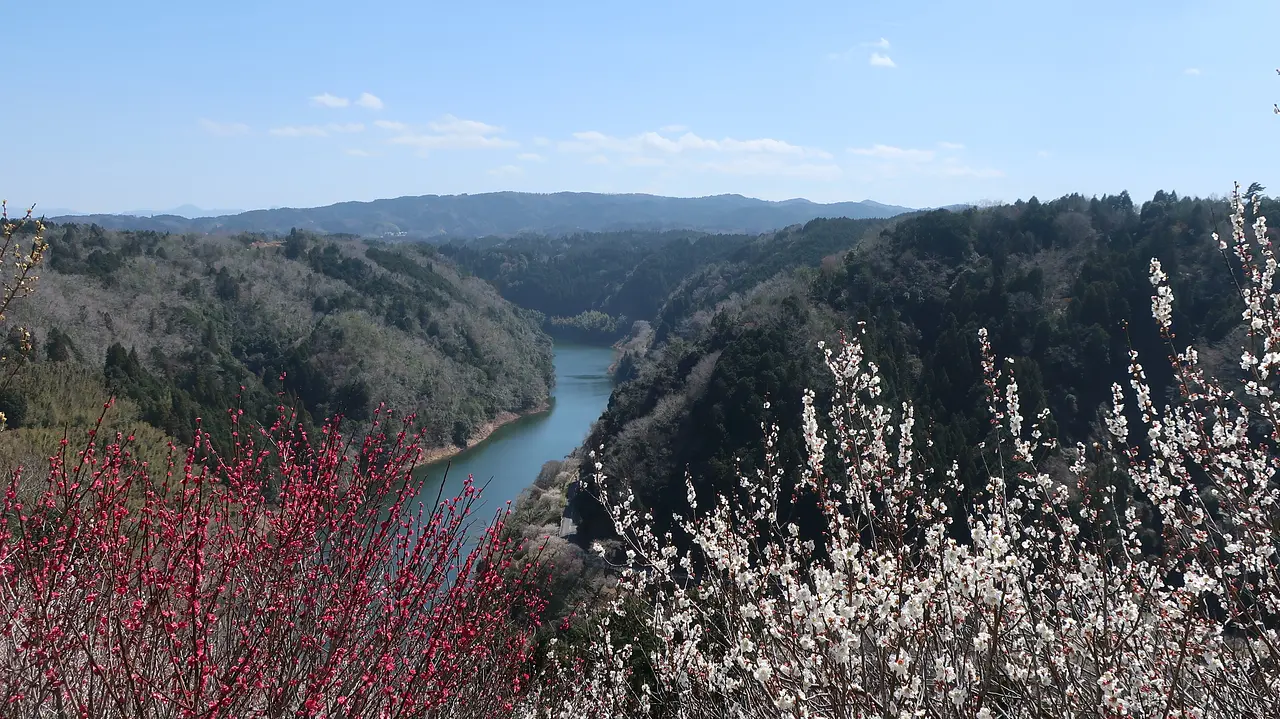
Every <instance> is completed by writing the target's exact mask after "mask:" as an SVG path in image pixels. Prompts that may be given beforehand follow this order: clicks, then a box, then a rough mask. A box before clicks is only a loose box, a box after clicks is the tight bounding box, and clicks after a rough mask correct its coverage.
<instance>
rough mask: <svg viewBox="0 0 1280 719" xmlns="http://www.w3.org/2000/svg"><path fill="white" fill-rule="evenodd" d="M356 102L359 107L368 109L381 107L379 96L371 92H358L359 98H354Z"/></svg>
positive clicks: (379, 108)
mask: <svg viewBox="0 0 1280 719" xmlns="http://www.w3.org/2000/svg"><path fill="white" fill-rule="evenodd" d="M356 104H357V105H359V106H360V107H364V108H368V109H370V110H381V109H382V100H381V98H379V97H378V96H377V95H374V94H373V93H371V92H362V93H360V98H359V99H357V100H356Z"/></svg>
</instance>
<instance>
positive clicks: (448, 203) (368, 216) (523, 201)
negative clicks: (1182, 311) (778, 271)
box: [51, 192, 912, 238]
mask: <svg viewBox="0 0 1280 719" xmlns="http://www.w3.org/2000/svg"><path fill="white" fill-rule="evenodd" d="M911 211H912V209H911V208H907V207H898V206H895V205H885V204H882V203H879V202H874V201H872V200H864V201H861V202H835V203H829V204H823V203H817V202H810V201H809V200H804V199H792V200H784V201H781V202H774V201H768V200H757V199H754V198H750V197H743V196H742V195H714V196H709V197H662V196H658V195H644V194H619V195H611V194H599V193H591V192H558V193H553V194H534V193H525V192H493V193H484V194H478V195H421V196H414V197H397V198H394V199H385V200H373V201H371V202H340V203H337V204H334V205H327V206H324V207H312V208H302V209H295V208H276V209H270V210H251V211H249V212H242V213H239V214H235V215H222V216H217V217H199V218H194V219H190V218H186V217H181V216H178V215H154V216H151V217H137V216H130V215H77V216H64V217H53V218H51V219H53V220H54V221H58V222H77V223H96V224H98V225H100V226H102V227H104V228H107V229H131V230H158V231H169V232H203V233H226V232H270V233H286V232H288V231H289V230H290V229H292V228H297V229H299V230H311V231H314V232H324V233H350V234H354V235H360V236H364V237H378V236H401V237H417V238H430V237H478V236H484V235H518V234H521V233H544V234H568V233H573V232H607V231H617V230H699V231H704V232H744V233H759V232H767V231H770V230H776V229H780V228H783V227H787V226H789V225H795V224H799V223H804V222H808V221H809V220H812V219H815V218H818V217H848V218H850V219H867V218H884V217H893V216H894V215H900V214H903V213H906V212H911Z"/></svg>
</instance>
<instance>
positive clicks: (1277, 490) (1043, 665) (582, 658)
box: [525, 187, 1280, 719]
mask: <svg viewBox="0 0 1280 719" xmlns="http://www.w3.org/2000/svg"><path fill="white" fill-rule="evenodd" d="M1232 203H1233V216H1232V237H1231V238H1230V239H1229V240H1222V241H1221V247H1222V249H1223V251H1224V252H1230V253H1232V254H1233V256H1234V262H1235V263H1236V266H1237V267H1239V268H1240V269H1241V270H1242V271H1243V273H1244V281H1243V282H1242V283H1241V284H1242V285H1243V286H1244V287H1245V289H1244V290H1243V291H1242V298H1243V300H1244V304H1245V310H1244V313H1243V318H1244V320H1245V322H1246V325H1247V327H1248V331H1249V334H1250V341H1251V343H1252V346H1253V348H1252V349H1251V350H1249V351H1245V352H1244V353H1243V355H1242V359H1241V367H1242V368H1243V369H1244V370H1245V372H1246V374H1247V376H1246V377H1245V378H1244V379H1243V381H1242V382H1241V386H1240V388H1239V390H1238V391H1235V392H1232V391H1229V390H1228V389H1227V388H1225V387H1224V386H1223V385H1222V384H1221V383H1220V382H1218V381H1216V380H1214V379H1212V378H1209V377H1207V376H1206V375H1205V372H1204V371H1203V369H1202V367H1201V365H1200V363H1199V357H1198V354H1197V352H1196V351H1195V349H1194V348H1191V347H1187V348H1185V349H1183V350H1181V351H1179V350H1176V349H1175V348H1174V345H1173V332H1172V322H1173V315H1172V307H1173V302H1174V295H1173V291H1172V288H1171V287H1170V285H1169V280H1168V277H1167V276H1166V275H1165V274H1164V272H1163V271H1162V269H1161V267H1160V264H1159V262H1158V261H1156V260H1153V261H1152V263H1151V274H1150V280H1151V283H1152V285H1153V288H1154V294H1153V296H1152V305H1151V309H1152V315H1153V318H1154V320H1155V322H1156V323H1157V325H1158V327H1159V329H1160V330H1161V332H1162V333H1163V334H1164V337H1165V339H1166V341H1167V342H1168V346H1169V348H1170V357H1169V360H1170V362H1171V364H1172V367H1173V369H1174V372H1175V376H1176V379H1177V386H1178V388H1179V390H1180V392H1179V397H1178V398H1177V399H1176V400H1175V401H1174V402H1173V403H1171V404H1169V405H1166V406H1163V407H1160V406H1157V405H1156V404H1155V402H1154V400H1153V398H1152V391H1151V388H1150V386H1149V385H1148V383H1147V379H1146V376H1145V373H1144V370H1143V368H1142V365H1141V364H1140V363H1139V358H1138V357H1137V356H1136V354H1135V355H1133V356H1131V361H1130V372H1129V375H1130V378H1129V383H1128V385H1129V386H1128V387H1127V388H1126V387H1123V386H1120V385H1115V386H1114V387H1113V392H1112V395H1113V401H1112V403H1111V406H1110V407H1108V408H1106V409H1105V410H1104V414H1105V423H1104V425H1105V432H1104V435H1105V436H1104V437H1102V438H1100V439H1099V441H1098V442H1097V443H1096V444H1094V445H1093V446H1085V445H1083V444H1081V445H1077V446H1076V447H1074V448H1067V449H1061V448H1058V447H1057V446H1056V445H1055V443H1054V442H1053V440H1052V439H1050V438H1047V437H1045V436H1043V432H1042V427H1044V426H1045V424H1046V420H1047V418H1048V417H1047V414H1044V413H1042V414H1041V415H1040V416H1037V417H1034V418H1030V419H1028V418H1024V417H1023V416H1022V414H1021V406H1020V402H1019V397H1018V387H1017V383H1016V380H1015V379H1014V372H1015V371H1016V367H1015V366H1014V365H1013V363H1012V362H1003V363H1001V362H997V361H996V359H995V357H994V354H993V352H992V349H991V347H990V344H989V342H988V338H987V335H986V332H985V331H983V332H981V333H980V336H979V338H978V339H979V342H980V344H981V347H982V353H983V358H984V361H983V370H984V374H985V377H986V384H987V394H988V398H989V411H990V413H991V416H992V418H993V423H992V430H991V435H990V437H989V439H988V440H987V442H986V443H985V446H984V450H985V451H986V452H987V466H989V467H990V468H991V471H990V473H989V474H990V476H989V479H988V482H987V484H986V487H985V489H984V491H982V492H981V495H980V496H979V497H978V498H977V499H976V500H973V501H972V502H971V503H969V504H967V505H965V506H949V505H948V502H949V501H951V502H952V503H955V502H956V501H958V500H957V499H956V498H957V497H960V496H963V495H962V494H961V493H960V491H959V490H960V487H959V486H958V483H957V481H956V470H955V465H952V467H951V468H947V467H929V466H927V465H926V463H925V462H923V461H922V459H921V457H920V455H919V454H918V452H917V450H916V447H915V446H914V444H913V443H914V442H915V441H917V440H918V439H919V437H918V434H917V430H916V428H915V427H914V415H913V411H912V408H911V406H910V405H909V404H902V405H900V406H888V404H887V403H886V402H885V401H884V400H883V398H882V396H881V391H880V382H879V374H878V370H877V368H876V366H875V364H874V363H872V362H870V361H868V359H867V357H866V356H865V354H864V351H863V348H862V345H861V342H860V337H859V336H857V335H855V336H852V337H846V338H842V340H841V342H840V343H839V345H838V346H837V347H834V348H829V347H823V348H822V351H823V352H824V354H825V357H826V365H827V368H828V369H829V371H830V372H831V374H832V376H833V377H834V380H835V387H836V389H835V393H834V398H833V401H832V408H831V410H830V411H829V413H827V416H826V418H825V421H820V419H819V413H818V410H817V409H816V408H815V407H814V401H815V400H814V394H813V393H812V392H806V393H805V395H804V410H803V417H802V429H803V434H804V438H805V442H806V446H807V449H808V455H809V457H808V464H807V467H805V468H803V471H802V473H801V476H802V479H801V480H800V481H799V482H798V484H796V485H795V486H792V485H793V484H795V483H792V482H788V481H786V480H785V477H787V476H794V473H792V474H791V475H788V473H787V472H786V471H784V470H785V469H787V468H786V467H784V466H783V464H782V463H781V462H780V461H779V457H778V455H777V453H776V450H775V447H776V444H777V439H778V430H777V428H776V427H769V426H764V427H762V430H763V432H764V438H765V439H764V444H765V459H766V462H765V465H764V469H761V470H759V471H757V472H755V473H754V474H752V475H744V476H742V477H741V490H742V491H741V492H740V493H739V494H738V495H736V496H720V497H716V498H715V500H714V502H713V503H712V504H711V505H710V506H703V504H700V503H702V502H703V498H701V497H699V496H698V495H697V493H696V492H695V490H694V484H693V483H692V482H691V481H690V482H689V483H688V487H687V494H688V497H687V498H688V505H689V506H688V511H687V512H683V513H681V514H680V515H679V516H676V517H674V518H673V519H674V521H675V523H676V524H675V526H676V527H677V530H678V533H677V535H673V534H672V533H666V534H664V535H663V536H657V534H656V533H655V532H654V531H653V529H652V527H653V526H654V522H653V519H654V518H653V517H652V516H651V515H650V514H648V513H647V512H645V511H643V510H642V509H640V508H638V507H637V504H636V501H635V498H634V496H633V495H632V494H631V492H630V490H629V488H628V487H627V485H626V483H625V482H619V481H616V480H612V479H610V478H607V477H604V476H601V475H600V469H601V465H600V464H596V469H597V476H596V478H595V483H596V487H595V491H596V492H597V493H598V494H599V495H600V497H601V500H602V502H604V504H605V505H606V507H607V508H608V510H609V512H610V515H611V517H612V519H613V523H614V526H615V529H616V531H617V534H618V535H619V537H621V539H622V541H623V542H624V544H625V551H624V552H623V553H622V554H620V555H619V556H616V557H613V559H614V560H615V561H618V562H619V563H620V565H619V569H620V580H619V583H618V586H617V587H616V588H615V591H614V593H613V595H612V598H611V599H610V601H609V603H608V605H607V606H606V607H605V608H604V609H603V610H602V611H600V612H599V613H598V614H596V615H594V622H595V623H594V624H591V623H590V622H588V623H586V624H584V631H586V632H587V633H588V635H589V636H590V639H589V641H588V642H587V646H586V647H585V648H575V649H572V650H570V649H568V648H566V649H564V650H563V651H561V652H560V653H559V655H558V656H559V658H560V664H559V667H560V668H559V669H558V671H559V675H558V679H559V681H558V682H557V681H556V680H555V678H553V679H552V680H549V681H548V682H546V683H545V684H543V685H541V686H539V687H538V688H537V692H536V697H535V699H534V700H533V701H531V702H529V703H528V704H526V705H525V706H526V710H527V713H528V714H529V715H530V716H538V717H555V718H557V719H561V718H563V719H568V718H570V717H574V718H577V717H586V716H670V717H682V718H689V719H693V718H701V717H707V718H710V717H827V718H831V719H846V718H853V717H983V718H985V717H1124V716H1134V717H1231V718H1232V719H1235V718H1237V717H1267V716H1277V714H1276V712H1277V711H1280V632H1278V631H1277V628H1278V627H1280V561H1278V558H1277V550H1278V549H1280V537H1278V535H1277V532H1280V484H1278V483H1277V468H1278V466H1277V465H1278V462H1277V453H1276V441H1277V439H1280V437H1277V435H1276V431H1277V427H1280V399H1277V398H1276V397H1275V394H1274V393H1273V391H1272V386H1271V384H1272V382H1273V381H1274V378H1275V374H1276V368H1277V366H1278V365H1280V294H1277V292H1276V291H1275V289H1274V284H1275V270H1276V261H1275V257H1274V252H1273V248H1272V246H1271V244H1270V240H1269V238H1268V236H1267V229H1266V223H1265V220H1264V219H1262V218H1261V217H1258V218H1257V219H1256V220H1255V221H1254V222H1253V223H1252V225H1251V226H1250V225H1248V224H1247V223H1246V220H1245V218H1246V212H1247V211H1246V207H1245V203H1244V201H1243V200H1242V199H1241V196H1240V193H1239V189H1238V187H1237V191H1236V193H1235V194H1234V195H1233V199H1232ZM824 426H825V428H824ZM1063 458H1065V459H1066V460H1067V461H1062V460H1063ZM805 502H809V503H812V504H813V505H814V506H816V508H817V511H818V513H819V516H820V518H821V521H820V522H819V523H818V524H819V525H820V526H817V527H814V526H812V524H807V525H805V526H799V525H798V524H797V520H796V519H795V517H796V516H797V515H796V511H797V508H798V507H801V506H803V504H804V503H805ZM1151 537H1155V539H1154V540H1152V539H1151ZM553 671H556V670H553Z"/></svg>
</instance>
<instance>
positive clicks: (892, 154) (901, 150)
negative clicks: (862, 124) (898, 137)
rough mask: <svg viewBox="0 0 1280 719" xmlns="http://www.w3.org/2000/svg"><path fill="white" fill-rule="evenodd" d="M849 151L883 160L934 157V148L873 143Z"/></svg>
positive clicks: (914, 160)
mask: <svg viewBox="0 0 1280 719" xmlns="http://www.w3.org/2000/svg"><path fill="white" fill-rule="evenodd" d="M849 152H850V153H852V154H854V155H862V156H864V157H875V158H879V159H882V160H898V161H902V162H929V161H930V160H932V159H933V158H934V155H935V153H934V151H933V150H916V149H912V148H906V147H894V146H893V145H880V144H876V145H872V146H871V147H851V148H849Z"/></svg>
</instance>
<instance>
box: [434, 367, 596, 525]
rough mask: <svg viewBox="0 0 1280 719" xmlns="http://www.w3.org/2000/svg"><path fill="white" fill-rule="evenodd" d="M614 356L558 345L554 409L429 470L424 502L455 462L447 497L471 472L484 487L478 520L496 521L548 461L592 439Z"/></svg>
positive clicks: (516, 423) (508, 426)
mask: <svg viewBox="0 0 1280 719" xmlns="http://www.w3.org/2000/svg"><path fill="white" fill-rule="evenodd" d="M613 358H614V353H613V349H612V348H611V347H599V346H591V345H580V344H571V343H563V342H557V343H556V344H555V371H556V386H555V388H554V389H553V390H552V392H551V397H552V401H551V409H549V410H547V411H546V412H541V413H539V414H535V415H530V416H528V417H522V418H520V419H518V420H516V421H514V422H511V423H510V424H506V425H503V426H502V427H499V428H498V429H497V430H495V431H494V432H493V434H491V435H489V437H488V438H487V439H486V440H485V441H483V442H481V443H480V444H477V445H476V446H474V447H471V448H470V449H468V450H466V451H465V452H462V453H460V454H457V455H454V456H453V457H452V458H450V459H449V460H442V461H440V462H436V463H434V464H429V465H427V466H426V467H424V468H423V471H425V472H426V473H427V481H426V483H425V484H424V486H423V489H422V494H421V498H422V499H424V500H425V501H426V502H427V503H428V504H429V503H430V502H431V501H432V500H434V499H435V497H436V492H437V491H438V490H439V487H440V478H441V477H442V476H443V475H444V471H445V467H446V466H448V465H449V463H450V462H452V466H450V467H449V477H448V485H447V486H446V487H445V488H444V494H443V495H442V496H444V497H449V496H453V495H456V494H457V493H458V492H459V491H461V489H462V483H463V481H464V480H466V478H467V475H468V474H470V475H472V476H473V477H474V480H475V483H476V485H477V486H483V487H484V493H483V495H482V496H481V501H480V502H479V504H478V505H477V506H476V507H475V508H474V509H473V511H474V512H476V513H477V516H479V517H491V516H492V515H493V513H494V512H495V511H497V510H498V509H500V508H502V506H503V505H504V504H505V503H506V502H508V501H514V500H515V499H516V497H518V496H520V492H521V491H523V490H524V488H525V487H528V486H529V485H531V484H533V480H534V479H537V477H538V471H539V470H541V469H542V465H543V464H544V463H545V462H547V460H552V459H563V458H564V457H565V455H567V454H569V453H570V452H572V451H573V450H574V449H575V448H577V447H578V445H580V444H582V441H583V440H584V439H586V438H587V432H588V431H589V430H590V429H591V423H592V422H595V421H596V419H597V418H599V416H600V413H601V412H603V411H604V409H605V407H606V406H607V405H608V404H609V393H610V392H611V391H612V390H613V382H612V380H611V379H610V377H609V372H608V370H609V365H610V364H612V362H613Z"/></svg>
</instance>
